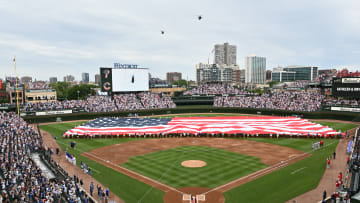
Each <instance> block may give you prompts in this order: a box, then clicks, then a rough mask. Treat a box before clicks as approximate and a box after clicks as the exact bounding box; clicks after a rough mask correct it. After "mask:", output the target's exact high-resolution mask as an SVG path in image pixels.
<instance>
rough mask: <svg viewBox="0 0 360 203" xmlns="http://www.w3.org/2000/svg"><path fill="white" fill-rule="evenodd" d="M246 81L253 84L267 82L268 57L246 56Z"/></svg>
mask: <svg viewBox="0 0 360 203" xmlns="http://www.w3.org/2000/svg"><path fill="white" fill-rule="evenodd" d="M245 61H246V64H245V66H246V74H245V82H246V83H251V84H265V79H266V74H265V73H266V58H265V57H260V56H255V55H250V56H248V57H246V60H245Z"/></svg>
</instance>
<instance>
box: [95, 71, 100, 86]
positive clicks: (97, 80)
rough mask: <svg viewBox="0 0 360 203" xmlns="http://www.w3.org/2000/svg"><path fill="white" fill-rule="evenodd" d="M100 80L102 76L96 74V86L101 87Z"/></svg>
mask: <svg viewBox="0 0 360 203" xmlns="http://www.w3.org/2000/svg"><path fill="white" fill-rule="evenodd" d="M100 80H101V78H100V74H95V84H98V85H100Z"/></svg>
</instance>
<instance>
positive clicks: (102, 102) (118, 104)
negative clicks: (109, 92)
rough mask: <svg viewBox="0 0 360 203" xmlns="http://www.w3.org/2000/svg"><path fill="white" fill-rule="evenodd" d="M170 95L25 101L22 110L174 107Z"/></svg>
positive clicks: (125, 109)
mask: <svg viewBox="0 0 360 203" xmlns="http://www.w3.org/2000/svg"><path fill="white" fill-rule="evenodd" d="M175 107H176V105H175V103H174V102H173V101H172V99H171V97H169V96H166V95H165V94H163V93H161V94H159V93H150V92H149V93H138V94H119V95H114V98H112V97H110V96H90V97H87V98H86V100H64V101H46V102H38V103H30V102H29V103H26V104H25V105H24V107H23V111H26V112H29V111H49V110H64V109H73V108H80V109H84V110H85V111H86V112H112V111H128V110H139V109H154V108H175Z"/></svg>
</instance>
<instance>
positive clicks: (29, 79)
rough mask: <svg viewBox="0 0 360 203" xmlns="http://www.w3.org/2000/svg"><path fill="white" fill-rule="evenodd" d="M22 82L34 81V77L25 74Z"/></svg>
mask: <svg viewBox="0 0 360 203" xmlns="http://www.w3.org/2000/svg"><path fill="white" fill-rule="evenodd" d="M20 81H21V83H22V84H24V83H29V82H32V77H30V76H23V77H21V80H20Z"/></svg>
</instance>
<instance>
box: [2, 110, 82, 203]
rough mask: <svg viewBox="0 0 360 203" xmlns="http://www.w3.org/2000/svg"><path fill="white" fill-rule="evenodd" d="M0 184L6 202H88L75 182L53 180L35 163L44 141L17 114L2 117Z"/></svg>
mask: <svg viewBox="0 0 360 203" xmlns="http://www.w3.org/2000/svg"><path fill="white" fill-rule="evenodd" d="M0 134H1V137H0V151H1V155H0V177H1V178H0V179H1V180H0V184H1V190H2V191H1V196H2V199H3V202H61V201H60V199H61V198H62V196H63V197H66V199H67V201H69V202H81V201H82V200H84V198H85V197H84V196H82V195H83V194H81V193H80V190H79V187H78V185H77V184H76V183H75V182H74V180H72V179H71V178H67V179H65V180H63V181H60V180H56V179H55V180H49V179H48V178H47V177H45V176H44V175H43V173H42V170H41V169H40V168H39V167H38V166H37V165H36V163H35V162H34V161H33V160H32V159H31V154H32V153H34V152H37V151H39V150H43V149H44V148H43V146H42V145H43V141H42V138H41V136H40V135H38V134H37V133H36V132H35V131H34V129H33V128H31V127H30V126H29V125H27V123H26V122H24V121H23V119H22V118H20V117H18V116H17V115H16V114H15V113H5V112H1V113H0Z"/></svg>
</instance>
